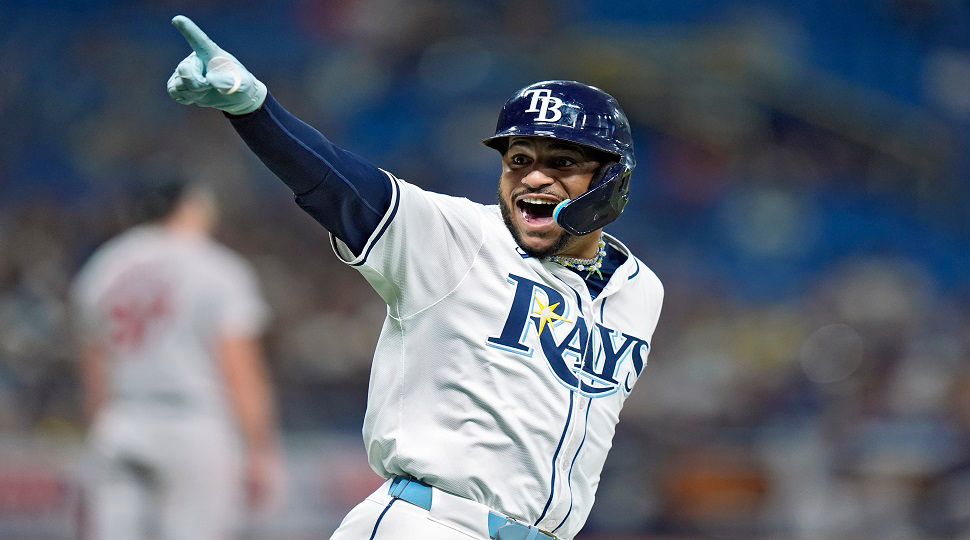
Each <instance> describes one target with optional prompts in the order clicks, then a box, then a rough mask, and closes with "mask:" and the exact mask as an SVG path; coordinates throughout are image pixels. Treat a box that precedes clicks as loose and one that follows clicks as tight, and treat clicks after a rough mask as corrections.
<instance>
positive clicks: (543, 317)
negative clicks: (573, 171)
mask: <svg viewBox="0 0 970 540" xmlns="http://www.w3.org/2000/svg"><path fill="white" fill-rule="evenodd" d="M535 303H536V310H535V311H534V312H532V314H533V315H535V316H536V317H537V318H538V319H539V335H540V336H541V335H542V331H543V330H545V329H546V324H547V323H549V324H550V327H551V326H552V325H554V324H555V322H554V321H562V322H565V323H571V322H573V321H570V320H569V319H567V318H566V317H563V316H562V315H559V314H558V313H556V308H558V307H559V302H556V303H555V304H552V305H546V304H545V303H544V302H543V301H542V299H541V298H539V295H536V297H535Z"/></svg>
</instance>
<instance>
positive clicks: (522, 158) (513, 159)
mask: <svg viewBox="0 0 970 540" xmlns="http://www.w3.org/2000/svg"><path fill="white" fill-rule="evenodd" d="M531 162H532V159H530V158H529V156H527V155H525V154H514V155H512V156H509V163H511V164H512V165H528V164H529V163H531Z"/></svg>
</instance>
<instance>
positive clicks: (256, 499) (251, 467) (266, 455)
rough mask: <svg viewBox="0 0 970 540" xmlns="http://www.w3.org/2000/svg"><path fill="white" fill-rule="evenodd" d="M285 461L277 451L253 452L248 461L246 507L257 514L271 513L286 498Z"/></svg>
mask: <svg viewBox="0 0 970 540" xmlns="http://www.w3.org/2000/svg"><path fill="white" fill-rule="evenodd" d="M284 476H285V475H284V472H283V461H282V458H281V456H280V454H279V450H277V449H272V450H270V449H266V450H252V451H250V452H249V455H248V456H247V459H246V469H245V479H244V481H245V491H246V493H245V496H246V505H247V506H248V507H249V509H250V510H251V511H253V512H256V513H263V512H269V511H271V510H273V509H274V508H276V507H278V506H279V505H280V504H282V499H283V497H284V493H283V492H284V490H285V486H284Z"/></svg>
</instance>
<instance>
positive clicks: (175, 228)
mask: <svg viewBox="0 0 970 540" xmlns="http://www.w3.org/2000/svg"><path fill="white" fill-rule="evenodd" d="M162 227H163V228H164V229H165V230H166V231H168V232H170V233H172V234H176V235H178V236H185V237H204V236H208V235H209V229H210V227H209V224H208V223H207V222H206V221H205V220H200V219H194V218H193V217H192V216H179V215H176V216H172V217H171V218H169V219H168V220H166V221H164V222H163V223H162Z"/></svg>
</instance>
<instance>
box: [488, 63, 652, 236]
mask: <svg viewBox="0 0 970 540" xmlns="http://www.w3.org/2000/svg"><path fill="white" fill-rule="evenodd" d="M516 136H521V137H544V138H550V139H557V140H562V141H566V142H571V143H574V144H578V145H581V146H587V147H590V148H593V149H596V150H599V151H601V152H604V153H606V154H609V155H610V156H612V157H614V158H615V161H611V162H609V163H605V164H603V166H602V167H601V168H600V170H599V171H598V173H597V174H596V176H594V177H593V179H592V181H591V182H590V187H589V190H588V191H587V192H586V193H584V194H583V195H580V196H579V197H576V198H575V199H570V200H566V201H563V202H561V203H559V205H558V206H556V210H555V212H554V213H553V217H554V219H555V220H556V223H558V224H559V226H560V227H562V228H563V229H565V230H566V231H568V232H569V233H570V234H574V235H577V236H582V235H585V234H589V233H591V232H593V231H595V230H597V229H600V228H602V227H604V226H606V225H608V224H609V223H612V222H613V221H614V220H615V219H616V218H618V217H620V214H622V213H623V209H624V207H625V206H626V203H627V201H628V200H629V191H630V177H631V175H632V173H633V169H634V168H635V167H636V158H635V157H634V155H633V137H632V135H631V133H630V123H629V121H627V118H626V114H625V113H624V112H623V109H621V108H620V104H619V103H618V102H617V101H616V99H614V98H613V96H611V95H609V94H607V93H606V92H604V91H602V90H600V89H599V88H595V87H592V86H588V85H585V84H582V83H578V82H575V81H544V82H538V83H535V84H532V85H529V86H527V87H525V88H523V89H521V90H519V91H518V92H516V93H515V95H513V96H512V97H511V98H510V99H509V100H508V101H507V102H506V103H505V106H504V107H502V112H501V113H499V118H498V124H497V125H496V128H495V135H493V136H492V137H489V138H488V139H485V140H484V141H482V142H483V143H484V144H486V145H487V146H490V147H492V148H494V149H496V150H498V151H499V152H502V153H504V152H505V151H506V149H508V141H509V138H510V137H516Z"/></svg>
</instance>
